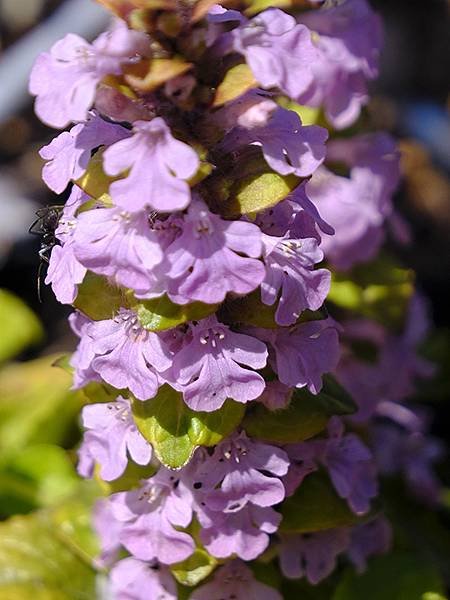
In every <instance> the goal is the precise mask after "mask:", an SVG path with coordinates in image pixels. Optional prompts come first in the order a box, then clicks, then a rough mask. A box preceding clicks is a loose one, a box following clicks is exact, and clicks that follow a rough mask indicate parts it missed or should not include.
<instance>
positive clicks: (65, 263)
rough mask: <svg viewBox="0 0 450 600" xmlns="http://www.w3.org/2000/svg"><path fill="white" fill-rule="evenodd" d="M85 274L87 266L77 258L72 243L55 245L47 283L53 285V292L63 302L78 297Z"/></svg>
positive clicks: (68, 301)
mask: <svg viewBox="0 0 450 600" xmlns="http://www.w3.org/2000/svg"><path fill="white" fill-rule="evenodd" d="M85 275H86V268H85V267H84V266H83V265H82V264H80V262H79V261H78V260H77V258H76V256H75V254H74V251H73V245H72V244H67V245H65V246H54V248H53V249H52V253H51V255H50V260H49V265H48V270H47V276H46V278H45V283H46V284H47V285H49V284H51V285H52V290H53V293H54V294H55V296H56V298H57V300H58V301H59V302H61V304H72V302H73V301H74V300H75V298H76V297H77V293H78V284H80V283H81V282H82V281H83V279H84V276H85Z"/></svg>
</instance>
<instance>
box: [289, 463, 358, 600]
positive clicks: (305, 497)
mask: <svg viewBox="0 0 450 600" xmlns="http://www.w3.org/2000/svg"><path fill="white" fill-rule="evenodd" d="M281 513H282V515H283V520H282V522H281V526H280V530H281V531H287V532H296V533H310V532H313V531H322V530H324V529H331V528H333V527H345V526H347V525H353V524H355V523H358V522H361V521H362V520H363V521H364V520H365V519H361V517H357V516H356V515H355V514H354V513H353V512H352V511H351V510H350V508H349V507H348V504H347V502H346V501H345V500H343V499H342V498H340V497H339V496H338V495H337V493H336V492H335V490H334V487H333V485H332V483H331V481H330V479H329V477H328V475H326V474H325V473H323V472H320V471H318V472H316V473H312V474H311V475H308V476H307V477H306V478H305V479H304V481H303V482H302V484H301V485H300V486H299V488H298V489H297V491H296V492H295V493H294V495H293V496H290V497H289V498H286V500H285V501H284V502H283V504H282V505H281ZM366 518H367V517H366ZM361 597H363V596H361ZM346 600H347V599H346Z"/></svg>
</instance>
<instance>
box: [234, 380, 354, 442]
mask: <svg viewBox="0 0 450 600" xmlns="http://www.w3.org/2000/svg"><path fill="white" fill-rule="evenodd" d="M355 411H356V405H355V403H354V401H353V400H352V398H351V396H350V395H349V394H348V393H347V392H346V391H345V390H344V388H343V387H342V386H341V385H340V384H339V383H338V382H337V381H336V380H335V379H334V378H333V377H332V376H331V375H325V376H324V377H323V387H322V390H321V392H320V393H319V394H317V395H315V394H311V392H309V391H308V390H307V389H306V388H301V389H296V390H294V392H293V394H292V398H291V402H290V404H289V406H288V407H287V408H285V409H282V410H277V411H270V410H269V409H268V408H266V407H265V406H264V405H262V404H256V405H255V406H252V407H251V409H250V410H249V411H248V413H247V415H246V416H245V418H244V421H243V423H242V425H243V427H244V429H245V430H246V432H247V433H248V435H250V436H253V437H256V438H260V439H263V440H266V441H269V442H276V443H279V444H288V443H295V442H301V441H303V440H307V439H309V438H311V437H313V436H315V435H317V434H318V433H320V432H321V431H323V430H324V429H325V427H326V426H327V423H328V420H329V419H330V417H332V416H333V415H349V414H352V413H354V412H355Z"/></svg>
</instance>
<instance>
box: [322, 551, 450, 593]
mask: <svg viewBox="0 0 450 600" xmlns="http://www.w3.org/2000/svg"><path fill="white" fill-rule="evenodd" d="M443 594H444V586H443V584H442V581H441V578H440V576H439V573H438V571H437V570H436V568H435V566H434V565H433V564H431V563H429V562H427V561H426V560H424V557H422V556H416V555H414V554H409V553H397V554H388V555H386V556H381V557H377V558H374V559H372V560H371V561H370V563H369V569H368V570H367V571H366V572H365V573H363V574H362V575H358V574H356V573H355V571H354V570H353V569H347V571H346V572H345V573H344V575H343V577H342V579H341V581H340V582H339V584H338V586H337V588H336V592H335V593H334V595H333V597H332V600H362V599H364V600H380V598H382V599H383V600H425V599H426V600H428V599H429V598H430V596H431V598H433V595H438V597H439V596H441V597H442V595H443ZM427 596H428V598H427ZM435 597H436V596H435Z"/></svg>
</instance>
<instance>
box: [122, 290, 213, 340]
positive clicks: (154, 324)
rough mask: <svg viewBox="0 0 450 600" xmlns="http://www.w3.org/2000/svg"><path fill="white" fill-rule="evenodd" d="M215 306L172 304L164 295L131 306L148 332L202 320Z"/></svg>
mask: <svg viewBox="0 0 450 600" xmlns="http://www.w3.org/2000/svg"><path fill="white" fill-rule="evenodd" d="M217 306H218V305H217V304H203V303H202V302H193V303H191V304H182V305H180V304H174V303H173V302H171V300H169V298H168V297H167V296H166V295H165V294H164V295H163V296H161V297H159V298H154V299H153V300H143V301H142V302H139V304H137V305H134V306H133V310H136V312H137V315H138V319H139V322H140V323H141V325H142V327H144V328H145V329H148V330H149V331H163V330H164V329H171V328H172V327H176V326H177V325H181V324H182V323H186V321H194V320H200V319H204V318H205V317H207V316H208V315H210V314H212V313H213V312H215V311H216V310H217Z"/></svg>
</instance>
